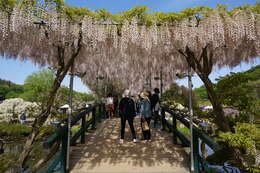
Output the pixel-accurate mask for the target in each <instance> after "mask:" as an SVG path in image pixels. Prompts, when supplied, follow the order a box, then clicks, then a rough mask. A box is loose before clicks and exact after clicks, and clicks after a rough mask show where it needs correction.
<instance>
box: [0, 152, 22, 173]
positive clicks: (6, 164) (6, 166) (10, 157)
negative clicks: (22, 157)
mask: <svg viewBox="0 0 260 173" xmlns="http://www.w3.org/2000/svg"><path fill="white" fill-rule="evenodd" d="M18 156H19V155H18V154H17V153H3V154H1V155H0V172H6V171H7V170H10V169H12V168H16V167H18V162H17V161H18Z"/></svg>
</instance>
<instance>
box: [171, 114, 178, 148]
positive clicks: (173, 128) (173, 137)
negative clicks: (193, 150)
mask: <svg viewBox="0 0 260 173" xmlns="http://www.w3.org/2000/svg"><path fill="white" fill-rule="evenodd" d="M176 131H177V120H176V117H175V116H174V114H173V115H172V140H173V143H174V144H175V145H177V135H176V134H175V133H176Z"/></svg>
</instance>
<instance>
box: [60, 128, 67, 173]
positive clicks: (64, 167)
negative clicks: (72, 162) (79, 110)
mask: <svg viewBox="0 0 260 173" xmlns="http://www.w3.org/2000/svg"><path fill="white" fill-rule="evenodd" d="M67 145H68V133H67V131H66V132H65V133H64V134H63V136H62V138H61V156H60V157H61V158H60V162H61V170H60V172H61V173H67V154H69V153H67Z"/></svg>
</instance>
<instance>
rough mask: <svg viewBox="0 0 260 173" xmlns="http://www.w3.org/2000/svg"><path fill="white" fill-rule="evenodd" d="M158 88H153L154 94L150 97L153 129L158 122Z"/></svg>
mask: <svg viewBox="0 0 260 173" xmlns="http://www.w3.org/2000/svg"><path fill="white" fill-rule="evenodd" d="M159 93H160V90H159V88H154V94H153V95H152V96H151V100H150V101H151V108H152V112H153V119H154V128H155V127H156V123H157V121H158V120H159V107H160V106H159V105H160V103H159V99H160V98H159Z"/></svg>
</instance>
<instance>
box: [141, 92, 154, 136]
mask: <svg viewBox="0 0 260 173" xmlns="http://www.w3.org/2000/svg"><path fill="white" fill-rule="evenodd" d="M148 96H149V94H148V93H147V92H142V93H141V94H140V97H141V101H140V115H141V127H142V132H143V138H144V140H146V141H150V140H151V130H150V121H151V118H152V110H151V103H150V101H149V98H148ZM145 123H147V125H148V129H144V127H145V126H144V124H145Z"/></svg>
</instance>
